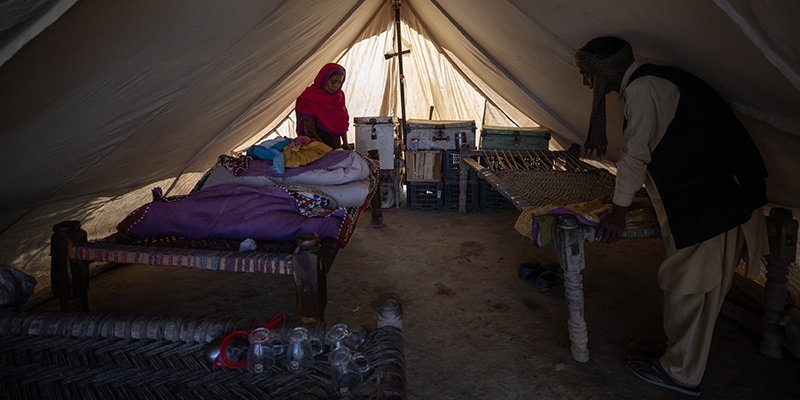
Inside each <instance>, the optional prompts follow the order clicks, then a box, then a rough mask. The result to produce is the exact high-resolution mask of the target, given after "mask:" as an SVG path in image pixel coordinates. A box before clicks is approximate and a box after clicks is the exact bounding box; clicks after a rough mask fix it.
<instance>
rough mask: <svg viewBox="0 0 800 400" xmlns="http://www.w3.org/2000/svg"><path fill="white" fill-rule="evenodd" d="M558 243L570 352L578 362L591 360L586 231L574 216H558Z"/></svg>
mask: <svg viewBox="0 0 800 400" xmlns="http://www.w3.org/2000/svg"><path fill="white" fill-rule="evenodd" d="M556 240H557V243H556V246H557V248H558V258H559V261H560V262H561V267H562V268H563V269H564V292H565V294H566V298H567V308H568V309H569V321H568V322H567V324H568V325H569V339H570V341H571V342H572V346H571V347H570V353H571V354H572V358H574V359H575V361H578V362H586V361H589V349H588V346H587V343H588V342H589V333H588V331H587V327H586V320H585V319H584V318H583V282H582V281H583V277H582V276H581V271H582V270H583V268H584V266H585V256H584V251H583V241H584V237H583V230H582V229H581V225H580V224H579V223H578V219H577V218H575V216H574V215H561V216H559V217H558V230H557V233H556Z"/></svg>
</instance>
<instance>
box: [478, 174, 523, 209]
mask: <svg viewBox="0 0 800 400" xmlns="http://www.w3.org/2000/svg"><path fill="white" fill-rule="evenodd" d="M479 186H480V197H481V199H480V205H479V207H480V209H481V210H507V209H513V208H515V207H514V203H512V202H511V201H509V200H508V199H507V198H505V197H504V196H503V195H502V194H501V193H500V192H498V191H497V190H496V189H495V188H493V187H492V185H491V184H490V183H489V182H486V181H480V184H479Z"/></svg>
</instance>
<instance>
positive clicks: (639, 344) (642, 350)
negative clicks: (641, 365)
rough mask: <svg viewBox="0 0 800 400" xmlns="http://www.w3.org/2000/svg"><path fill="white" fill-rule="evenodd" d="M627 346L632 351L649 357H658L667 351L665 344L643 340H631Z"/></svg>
mask: <svg viewBox="0 0 800 400" xmlns="http://www.w3.org/2000/svg"><path fill="white" fill-rule="evenodd" d="M627 346H628V349H630V350H631V351H633V352H634V353H636V354H639V355H640V356H644V357H650V358H660V357H661V356H663V355H664V353H666V352H667V350H666V349H667V346H666V345H664V344H662V343H656V342H649V341H644V340H631V341H630V342H628V344H627Z"/></svg>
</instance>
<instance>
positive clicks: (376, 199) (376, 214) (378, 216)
mask: <svg viewBox="0 0 800 400" xmlns="http://www.w3.org/2000/svg"><path fill="white" fill-rule="evenodd" d="M367 154H368V155H367V157H369V158H370V159H371V160H375V162H377V163H378V165H380V159H381V155H380V153H379V152H378V149H369V150H367ZM381 175H383V171H381V173H380V174H379V175H378V176H381ZM375 185H376V188H375V195H373V196H372V201H371V202H370V204H369V206H370V208H371V209H372V227H373V228H380V227H381V226H383V210H382V209H381V203H382V200H381V199H382V195H381V181H380V179H378V182H375Z"/></svg>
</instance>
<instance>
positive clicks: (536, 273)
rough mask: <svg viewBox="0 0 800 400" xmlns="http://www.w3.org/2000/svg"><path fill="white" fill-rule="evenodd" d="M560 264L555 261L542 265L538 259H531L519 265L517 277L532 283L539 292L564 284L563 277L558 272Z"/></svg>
mask: <svg viewBox="0 0 800 400" xmlns="http://www.w3.org/2000/svg"><path fill="white" fill-rule="evenodd" d="M559 268H560V266H559V264H558V263H557V262H554V263H550V264H546V265H542V264H541V263H539V262H538V261H531V262H527V263H523V264H520V265H519V271H518V275H519V279H522V280H523V281H525V282H528V283H533V284H534V286H536V288H537V289H539V291H540V292H546V291H548V290H551V289H555V288H559V287H562V286H564V278H563V277H562V276H561V275H560V274H559V273H558V270H559Z"/></svg>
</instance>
